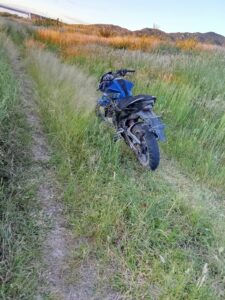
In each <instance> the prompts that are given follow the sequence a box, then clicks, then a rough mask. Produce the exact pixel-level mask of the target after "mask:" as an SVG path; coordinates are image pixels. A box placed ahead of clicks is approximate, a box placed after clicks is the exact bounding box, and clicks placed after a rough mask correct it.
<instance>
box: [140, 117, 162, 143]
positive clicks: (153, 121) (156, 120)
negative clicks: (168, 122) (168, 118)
mask: <svg viewBox="0 0 225 300" xmlns="http://www.w3.org/2000/svg"><path fill="white" fill-rule="evenodd" d="M137 115H138V116H139V117H140V118H141V119H142V120H143V121H144V122H145V124H146V125H148V126H149V127H150V129H151V131H152V132H153V133H154V134H155V135H156V137H157V138H158V139H159V140H160V141H165V140H166V137H165V132H164V131H165V125H164V124H163V123H162V122H161V119H160V117H159V116H157V115H156V114H155V113H154V112H153V111H139V112H138V113H137Z"/></svg>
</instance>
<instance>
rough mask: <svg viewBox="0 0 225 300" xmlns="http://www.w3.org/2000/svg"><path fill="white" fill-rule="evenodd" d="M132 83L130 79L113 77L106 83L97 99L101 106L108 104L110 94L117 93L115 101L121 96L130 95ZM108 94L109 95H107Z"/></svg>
mask: <svg viewBox="0 0 225 300" xmlns="http://www.w3.org/2000/svg"><path fill="white" fill-rule="evenodd" d="M133 87H134V84H133V83H132V82H131V81H128V80H125V79H114V80H112V81H110V82H109V83H108V84H106V86H105V88H104V95H103V96H102V98H100V99H99V100H98V103H99V104H100V105H101V106H107V105H108V104H110V94H112V93H114V94H119V97H118V98H117V101H121V100H122V99H123V98H126V97H130V96H132V89H133ZM107 94H109V97H108V96H107Z"/></svg>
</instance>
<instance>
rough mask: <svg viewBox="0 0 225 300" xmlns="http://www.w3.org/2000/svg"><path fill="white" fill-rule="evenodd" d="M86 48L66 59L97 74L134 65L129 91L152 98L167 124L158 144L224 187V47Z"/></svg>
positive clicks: (203, 177) (211, 182)
mask: <svg viewBox="0 0 225 300" xmlns="http://www.w3.org/2000/svg"><path fill="white" fill-rule="evenodd" d="M90 53H91V54H90V55H89V56H86V57H83V56H82V57H76V58H72V59H70V60H69V62H70V63H75V64H77V65H80V66H82V67H84V68H85V69H86V70H88V72H90V73H91V74H93V75H94V76H96V77H98V78H100V75H101V74H102V73H104V72H105V71H107V70H110V69H118V68H121V67H124V66H126V67H130V68H134V69H136V70H137V74H136V76H135V77H134V79H133V80H134V81H135V84H136V88H135V93H146V94H153V95H156V96H157V98H158V102H157V104H156V107H155V110H156V111H157V112H158V113H159V114H163V119H164V121H165V123H166V125H167V130H166V132H167V137H168V143H166V144H165V145H162V147H163V149H164V150H165V152H166V153H167V155H168V156H169V157H173V158H175V159H176V160H178V161H179V162H180V164H181V166H182V167H184V168H186V170H187V171H188V172H191V173H192V174H193V175H194V176H195V178H196V179H198V180H201V181H202V182H207V183H208V184H209V185H211V186H212V187H215V188H221V189H224V184H225V165H224V159H225V156H224V153H225V147H224V145H225V140H224V137H225V135H224V130H225V119H224V109H225V104H224V95H225V88H224V86H225V80H224V78H225V76H224V75H225V74H224V70H225V68H224V67H225V61H224V52H218V51H214V52H210V53H204V52H200V53H186V54H185V53H179V54H176V55H172V54H167V53H158V54H156V53H149V54H146V53H141V52H129V51H115V50H112V49H109V48H108V49H107V48H99V47H96V48H93V49H91V48H90ZM118 57H119V58H120V59H119V60H118Z"/></svg>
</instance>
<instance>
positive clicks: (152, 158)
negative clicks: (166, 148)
mask: <svg viewBox="0 0 225 300" xmlns="http://www.w3.org/2000/svg"><path fill="white" fill-rule="evenodd" d="M132 133H133V134H134V135H135V136H137V138H138V139H139V140H140V141H141V144H140V145H139V144H136V145H135V148H136V150H137V151H136V152H135V154H136V156H137V159H138V160H139V162H140V164H141V165H142V166H144V167H146V168H150V169H151V170H152V171H155V170H156V169H157V168H158V166H159V162H160V152H159V146H158V142H157V139H156V136H155V135H154V133H153V132H151V131H150V130H149V129H148V128H147V127H146V126H142V125H135V126H134V128H133V129H132Z"/></svg>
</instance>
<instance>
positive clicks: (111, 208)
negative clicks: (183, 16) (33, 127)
mask: <svg viewBox="0 0 225 300" xmlns="http://www.w3.org/2000/svg"><path fill="white" fill-rule="evenodd" d="M29 69H30V72H31V74H32V77H33V78H34V80H35V81H36V84H37V90H38V91H39V105H40V110H41V115H42V118H43V121H44V125H45V128H46V131H47V133H48V135H49V139H50V141H51V143H52V146H53V148H54V153H55V154H54V160H53V163H54V164H56V165H57V170H58V173H59V177H60V178H61V180H62V182H63V184H64V188H65V192H64V198H65V202H66V207H67V209H68V212H69V215H70V223H71V226H73V230H74V234H75V235H76V236H82V237H86V238H87V239H88V240H89V241H90V243H89V248H90V249H89V250H85V251H83V253H84V254H83V257H82V258H81V259H84V258H85V255H88V253H91V254H92V255H95V256H97V257H98V259H99V260H100V261H103V262H104V265H105V267H106V268H107V265H108V268H110V267H109V266H114V269H113V271H112V273H113V275H112V278H111V284H112V286H113V287H114V288H115V289H117V290H119V291H120V292H121V293H124V295H126V297H127V298H128V299H129V298H132V299H152V298H154V297H155V298H158V299H220V298H221V299H222V297H223V295H224V289H223V284H222V282H223V278H224V269H223V265H224V250H223V249H224V248H223V245H224V239H223V238H222V239H221V233H222V231H221V230H223V229H221V228H223V226H222V224H221V223H220V225H221V226H220V227H218V226H217V222H215V215H212V212H210V210H207V209H205V207H204V206H201V205H199V203H196V204H195V205H189V203H188V202H187V195H185V194H183V195H180V194H178V193H177V191H176V190H174V189H173V188H172V187H171V186H169V185H168V182H167V181H166V180H165V179H164V177H163V176H161V175H160V174H157V173H156V174H153V173H149V172H147V171H146V172H144V171H143V169H141V168H140V167H139V166H138V164H137V163H136V161H135V160H134V159H133V156H132V154H131V153H130V152H129V151H128V149H127V148H126V147H125V146H124V145H123V144H114V143H113V142H112V136H111V133H110V130H109V129H108V128H107V127H105V126H104V124H99V123H98V121H97V120H96V118H95V116H94V115H93V113H92V111H91V109H90V107H93V105H94V98H95V97H96V94H95V85H94V83H95V82H94V80H93V79H92V78H90V77H89V75H88V74H87V73H85V72H84V71H82V70H80V69H79V68H77V67H74V66H73V67H72V66H68V65H64V64H62V63H60V62H59V60H58V59H57V58H56V57H55V56H54V55H52V54H50V53H46V52H43V51H34V50H31V53H30V58H29ZM82 82H83V84H82ZM184 191H185V192H186V193H188V191H187V190H184ZM212 201H213V200H212ZM218 211H219V210H217V211H216V214H218ZM221 222H222V221H221ZM85 253H86V254H85ZM215 257H216V258H215Z"/></svg>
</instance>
